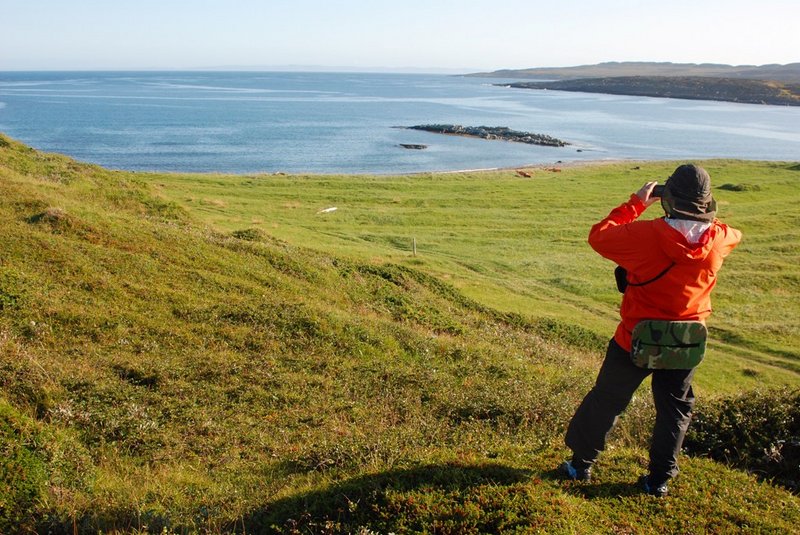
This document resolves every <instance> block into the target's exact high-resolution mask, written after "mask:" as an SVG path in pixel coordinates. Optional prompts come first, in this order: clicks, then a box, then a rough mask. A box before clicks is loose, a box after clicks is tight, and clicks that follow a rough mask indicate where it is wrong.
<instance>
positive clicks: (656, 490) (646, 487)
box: [639, 476, 669, 498]
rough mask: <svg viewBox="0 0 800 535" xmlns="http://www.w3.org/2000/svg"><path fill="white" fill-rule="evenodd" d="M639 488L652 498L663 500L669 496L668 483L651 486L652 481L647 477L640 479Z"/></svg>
mask: <svg viewBox="0 0 800 535" xmlns="http://www.w3.org/2000/svg"><path fill="white" fill-rule="evenodd" d="M639 488H641V489H642V490H643V491H644V492H645V493H647V494H649V495H650V496H655V497H656V498H663V497H664V496H666V495H667V494H669V488H668V487H667V482H666V481H665V482H664V483H661V484H660V485H651V484H650V479H649V478H648V477H647V476H642V477H640V478H639Z"/></svg>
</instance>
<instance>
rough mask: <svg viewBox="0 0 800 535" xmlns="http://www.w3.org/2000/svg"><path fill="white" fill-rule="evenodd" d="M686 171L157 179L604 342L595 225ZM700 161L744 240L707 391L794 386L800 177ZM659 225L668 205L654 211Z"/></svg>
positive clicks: (620, 166) (201, 206) (760, 166)
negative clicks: (642, 190) (647, 186)
mask: <svg viewBox="0 0 800 535" xmlns="http://www.w3.org/2000/svg"><path fill="white" fill-rule="evenodd" d="M680 163H682V162H659V163H648V164H643V163H639V162H636V163H630V162H628V163H615V164H607V163H603V164H597V165H590V166H571V167H570V166H567V167H561V168H559V167H556V168H552V167H551V168H542V169H528V170H527V171H525V172H526V173H528V174H530V175H531V177H530V178H526V177H522V176H521V175H519V174H517V173H516V172H515V171H514V170H509V171H497V172H481V173H452V174H437V175H414V176H399V177H398V176H349V177H348V176H268V175H255V176H236V177H231V176H208V175H155V176H148V177H147V179H146V180H147V181H148V182H149V183H150V184H151V185H152V186H153V187H154V188H155V191H156V192H157V194H158V196H159V197H160V198H162V199H164V200H167V201H169V202H174V203H175V204H177V205H178V206H180V207H182V208H183V209H185V210H186V211H187V213H189V214H191V216H192V218H193V219H194V220H195V221H198V222H199V223H201V224H204V225H207V226H209V227H210V228H214V229H218V230H221V231H225V232H236V231H249V230H258V231H260V232H263V233H265V234H267V235H270V236H274V237H277V238H279V239H282V240H286V241H288V242H290V243H292V244H296V245H299V246H303V247H309V248H313V249H317V250H324V251H326V252H330V253H331V254H336V255H344V256H347V257H350V258H356V259H358V260H359V261H363V262H371V263H386V262H389V263H397V264H400V265H404V266H408V267H413V268H415V269H420V270H422V271H424V272H426V273H429V274H431V275H433V276H435V277H437V278H439V279H440V280H443V281H446V282H447V283H448V284H451V285H452V286H454V287H455V288H457V289H458V290H459V291H460V292H461V293H463V294H464V295H465V296H468V297H470V298H472V299H475V300H476V301H478V302H480V303H482V304H485V305H487V306H489V307H492V308H493V309H496V310H500V311H506V312H514V313H519V314H522V315H525V316H529V317H547V318H553V319H556V320H558V321H562V322H565V323H568V324H573V325H577V326H580V327H582V328H586V329H589V330H591V331H592V332H593V333H595V334H597V336H599V337H601V338H605V337H608V336H610V333H612V332H613V329H614V326H615V325H616V322H617V320H618V317H619V316H618V313H617V307H618V304H619V294H618V293H617V291H616V288H615V286H614V283H613V268H614V265H613V264H611V263H610V262H609V261H607V260H604V259H602V258H601V257H599V256H598V255H597V254H596V253H594V252H593V251H592V250H591V248H590V247H589V246H588V244H587V243H586V237H587V235H588V231H589V228H590V227H591V226H592V225H593V224H594V223H596V222H597V221H599V220H600V219H602V218H603V217H604V216H605V215H606V214H607V213H608V212H609V211H610V210H611V208H613V207H614V206H616V205H618V204H620V203H622V202H623V201H625V200H627V199H628V197H629V195H630V194H631V193H632V192H634V191H636V190H637V189H638V188H639V187H640V186H641V185H642V184H643V183H644V182H645V181H647V180H660V181H661V182H662V183H663V181H664V180H665V179H666V177H667V176H669V174H670V173H671V172H672V170H673V169H674V168H675V167H676V165H678V164H680ZM700 163H701V164H703V165H704V166H705V167H706V168H707V169H708V170H709V172H710V173H711V176H712V179H713V180H714V185H715V186H716V187H715V190H714V195H715V197H716V198H717V199H718V203H719V206H720V210H719V212H720V217H721V218H722V219H723V220H724V221H725V222H727V223H728V224H730V225H732V226H734V227H736V228H739V229H740V230H742V231H743V233H744V236H745V239H744V241H743V243H742V245H741V246H740V248H739V249H737V251H736V254H735V255H733V256H731V257H730V259H729V261H728V262H727V263H726V264H725V266H724V268H723V272H722V275H721V276H720V282H719V284H718V286H717V289H716V291H715V292H716V293H715V295H714V297H715V299H714V306H715V313H714V315H713V316H712V318H711V320H710V322H709V326H710V328H711V329H712V332H713V334H714V336H713V338H714V340H713V346H714V354H715V355H717V358H715V359H713V360H711V361H709V362H707V363H705V364H704V368H703V371H704V373H701V374H700V377H698V379H697V383H698V385H699V386H700V387H701V388H708V389H709V390H710V391H713V392H723V391H724V392H736V391H738V390H739V389H741V388H748V387H754V386H758V385H759V384H763V382H764V381H766V382H767V383H769V384H792V383H794V384H797V382H796V381H797V379H798V376H797V374H798V373H800V351H799V350H798V347H800V344H798V342H799V341H800V303H798V300H797V297H798V296H799V295H800V232H798V231H797V228H798V226H799V225H798V224H799V223H800V209H798V207H797V200H798V199H800V195H798V192H797V187H798V185H799V184H800V182H799V181H798V178H800V166H798V165H797V164H787V163H763V162H735V161H710V162H700ZM554 169H559V170H558V172H556V171H554ZM333 207H335V208H336V210H335V211H332V212H322V211H324V210H326V209H328V208H333ZM662 215H663V212H661V211H660V208H659V207H658V206H657V205H656V206H653V207H651V208H650V209H649V210H648V212H646V213H645V217H647V218H654V217H660V216H662ZM415 244H416V254H414V246H415Z"/></svg>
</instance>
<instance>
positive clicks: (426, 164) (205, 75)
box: [0, 71, 800, 174]
mask: <svg viewBox="0 0 800 535" xmlns="http://www.w3.org/2000/svg"><path fill="white" fill-rule="evenodd" d="M509 81H510V80H504V79H491V78H475V77H465V76H447V75H434V74H386V73H380V74H378V73H312V72H150V71H148V72H119V71H114V72H0V132H3V133H5V134H6V135H9V136H11V137H13V138H15V139H17V140H20V141H22V142H24V143H26V144H28V145H31V146H33V147H35V148H37V149H40V150H44V151H50V152H58V153H63V154H67V155H69V156H72V157H74V158H76V159H78V160H81V161H85V162H91V163H96V164H100V165H102V166H105V167H108V168H112V169H126V170H136V171H166V172H227V173H245V174H248V173H254V174H255V173H277V172H286V173H327V174H338V173H355V174H360V173H370V174H373V173H377V174H400V173H421V172H428V171H456V170H471V169H493V168H508V167H523V166H528V165H541V164H546V165H549V164H557V163H559V162H561V163H564V162H575V161H594V160H654V159H655V160H680V161H691V160H697V159H705V158H745V159H756V160H790V161H791V160H797V159H798V158H799V157H800V107H786V106H767V105H756V104H737V103H730V102H712V101H694V100H678V99H667V98H649V97H635V96H616V95H603V94H591V93H571V92H562V91H545V90H530V89H512V88H509V87H503V86H502V84H503V83H507V82H509ZM420 124H459V125H464V126H505V127H509V128H512V129H515V130H522V131H527V132H533V133H538V134H546V135H549V136H553V137H556V138H559V139H562V140H564V141H567V142H568V143H570V144H569V145H568V146H566V147H542V146H536V145H526V144H522V143H514V142H508V141H498V140H484V139H474V138H466V137H457V136H446V135H440V134H434V133H429V132H423V131H415V130H408V129H406V128H404V127H408V126H412V125H420ZM401 144H418V145H426V146H427V148H425V149H422V150H415V149H407V148H403V147H401V146H400V145H401Z"/></svg>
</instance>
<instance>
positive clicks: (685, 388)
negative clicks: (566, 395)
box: [566, 339, 694, 484]
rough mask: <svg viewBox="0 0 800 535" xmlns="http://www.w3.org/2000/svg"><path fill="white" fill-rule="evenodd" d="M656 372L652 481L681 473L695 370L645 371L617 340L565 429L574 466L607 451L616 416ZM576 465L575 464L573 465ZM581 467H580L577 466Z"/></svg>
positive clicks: (653, 380) (590, 462)
mask: <svg viewBox="0 0 800 535" xmlns="http://www.w3.org/2000/svg"><path fill="white" fill-rule="evenodd" d="M650 374H653V379H652V387H653V401H654V402H655V406H656V423H655V426H654V429H653V438H652V442H651V444H650V481H651V482H653V483H655V484H660V483H661V482H665V481H667V479H669V478H671V477H675V476H676V475H677V473H678V453H680V451H681V445H682V444H683V438H684V437H685V436H686V430H687V429H688V428H689V420H690V419H691V417H692V407H693V406H694V394H693V393H692V377H693V376H694V369H691V370H646V369H642V368H639V367H638V366H636V365H635V364H633V363H632V362H631V359H630V356H629V354H628V352H627V351H625V350H624V349H622V347H620V346H619V344H617V342H615V341H614V340H613V339H612V340H611V342H610V343H609V344H608V350H607V351H606V358H605V360H604V361H603V366H602V367H601V368H600V373H599V374H598V376H597V381H596V382H595V385H594V387H593V388H592V390H591V391H589V393H588V394H587V395H586V397H585V398H584V399H583V402H582V403H581V405H580V407H578V410H577V411H576V412H575V416H573V417H572V421H570V423H569V428H568V429H567V436H566V443H567V446H568V447H569V448H570V449H571V450H572V452H573V461H574V463H578V464H579V465H580V464H582V465H583V466H587V465H591V464H592V463H593V462H595V461H596V460H597V456H598V455H599V454H600V452H601V451H603V450H604V449H605V445H606V438H607V436H608V433H609V432H610V431H611V428H612V427H614V423H616V421H617V417H618V416H619V415H620V414H621V413H622V411H623V410H625V407H627V406H628V403H629V402H630V400H631V398H632V397H633V393H634V392H635V391H636V389H637V388H638V387H639V385H640V384H641V383H642V381H643V380H644V378H645V377H647V376H648V375H650ZM574 463H573V464H574ZM579 468H580V466H579Z"/></svg>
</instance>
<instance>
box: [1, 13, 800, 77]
mask: <svg viewBox="0 0 800 535" xmlns="http://www.w3.org/2000/svg"><path fill="white" fill-rule="evenodd" d="M798 21H800V1H798V0H760V1H754V0H671V1H668V2H667V1H664V0H639V1H637V0H547V1H539V0H508V1H506V0H392V1H386V0H261V1H258V0H135V1H133V0H0V71H1V70H136V69H161V70H172V69H214V68H234V69H236V68H241V69H275V70H283V69H297V68H309V67H311V68H316V69H320V70H339V69H341V70H372V69H386V70H390V71H391V70H395V71H405V70H408V69H409V68H414V69H418V70H422V71H428V72H447V71H450V72H453V71H455V72H475V71H484V70H496V69H506V68H510V69H521V68H529V67H560V66H571V65H587V64H594V63H600V62H604V61H671V62H675V63H724V64H731V65H763V64H768V63H780V64H785V63H794V62H800V37H798V35H800V32H798Z"/></svg>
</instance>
